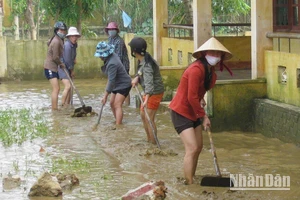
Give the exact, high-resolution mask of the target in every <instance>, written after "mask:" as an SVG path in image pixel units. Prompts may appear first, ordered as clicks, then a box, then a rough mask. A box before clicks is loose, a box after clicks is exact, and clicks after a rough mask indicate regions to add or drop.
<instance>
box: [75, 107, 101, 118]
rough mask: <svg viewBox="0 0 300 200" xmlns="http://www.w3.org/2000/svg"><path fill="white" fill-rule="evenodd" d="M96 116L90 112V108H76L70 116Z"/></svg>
mask: <svg viewBox="0 0 300 200" xmlns="http://www.w3.org/2000/svg"><path fill="white" fill-rule="evenodd" d="M96 115H98V114H97V113H95V112H94V111H92V107H91V106H85V107H80V108H76V109H75V110H74V113H73V114H71V117H90V116H96Z"/></svg>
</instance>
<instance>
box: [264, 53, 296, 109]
mask: <svg viewBox="0 0 300 200" xmlns="http://www.w3.org/2000/svg"><path fill="white" fill-rule="evenodd" d="M279 66H283V67H286V72H287V82H286V83H282V82H281V73H280V72H279V68H278V67H279ZM265 69H266V78H267V94H268V98H269V99H272V100H276V101H280V102H283V103H287V104H292V105H295V106H300V101H299V99H300V88H299V87H297V76H299V73H300V56H299V54H293V53H285V52H278V51H265ZM298 81H299V82H300V79H299V80H298Z"/></svg>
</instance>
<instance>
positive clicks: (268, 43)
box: [251, 0, 273, 79]
mask: <svg viewBox="0 0 300 200" xmlns="http://www.w3.org/2000/svg"><path fill="white" fill-rule="evenodd" d="M272 2H273V1H271V0H267V1H266V0H265V1H262V0H251V63H252V66H251V69H252V79H256V78H261V77H265V73H264V72H265V66H264V65H265V62H264V52H265V50H272V49H273V43H272V39H270V38H267V37H266V34H267V32H270V31H272V30H273V4H272Z"/></svg>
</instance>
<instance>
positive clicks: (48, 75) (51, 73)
mask: <svg viewBox="0 0 300 200" xmlns="http://www.w3.org/2000/svg"><path fill="white" fill-rule="evenodd" d="M44 74H45V77H46V78H47V79H48V80H50V79H52V78H57V79H59V75H58V72H54V71H51V70H50V69H44Z"/></svg>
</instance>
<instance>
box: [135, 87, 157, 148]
mask: <svg viewBox="0 0 300 200" xmlns="http://www.w3.org/2000/svg"><path fill="white" fill-rule="evenodd" d="M135 89H136V91H137V93H138V96H139V98H140V101H141V103H144V102H143V98H142V95H141V93H140V91H139V89H138V86H135ZM144 112H145V115H146V118H147V120H148V122H149V124H150V126H151V129H152V133H153V136H154V139H155V142H156V144H157V147H158V148H159V149H161V148H160V144H159V141H158V138H157V135H156V131H155V128H154V126H153V124H152V121H151V119H150V117H149V114H148V111H147V108H146V107H144Z"/></svg>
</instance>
